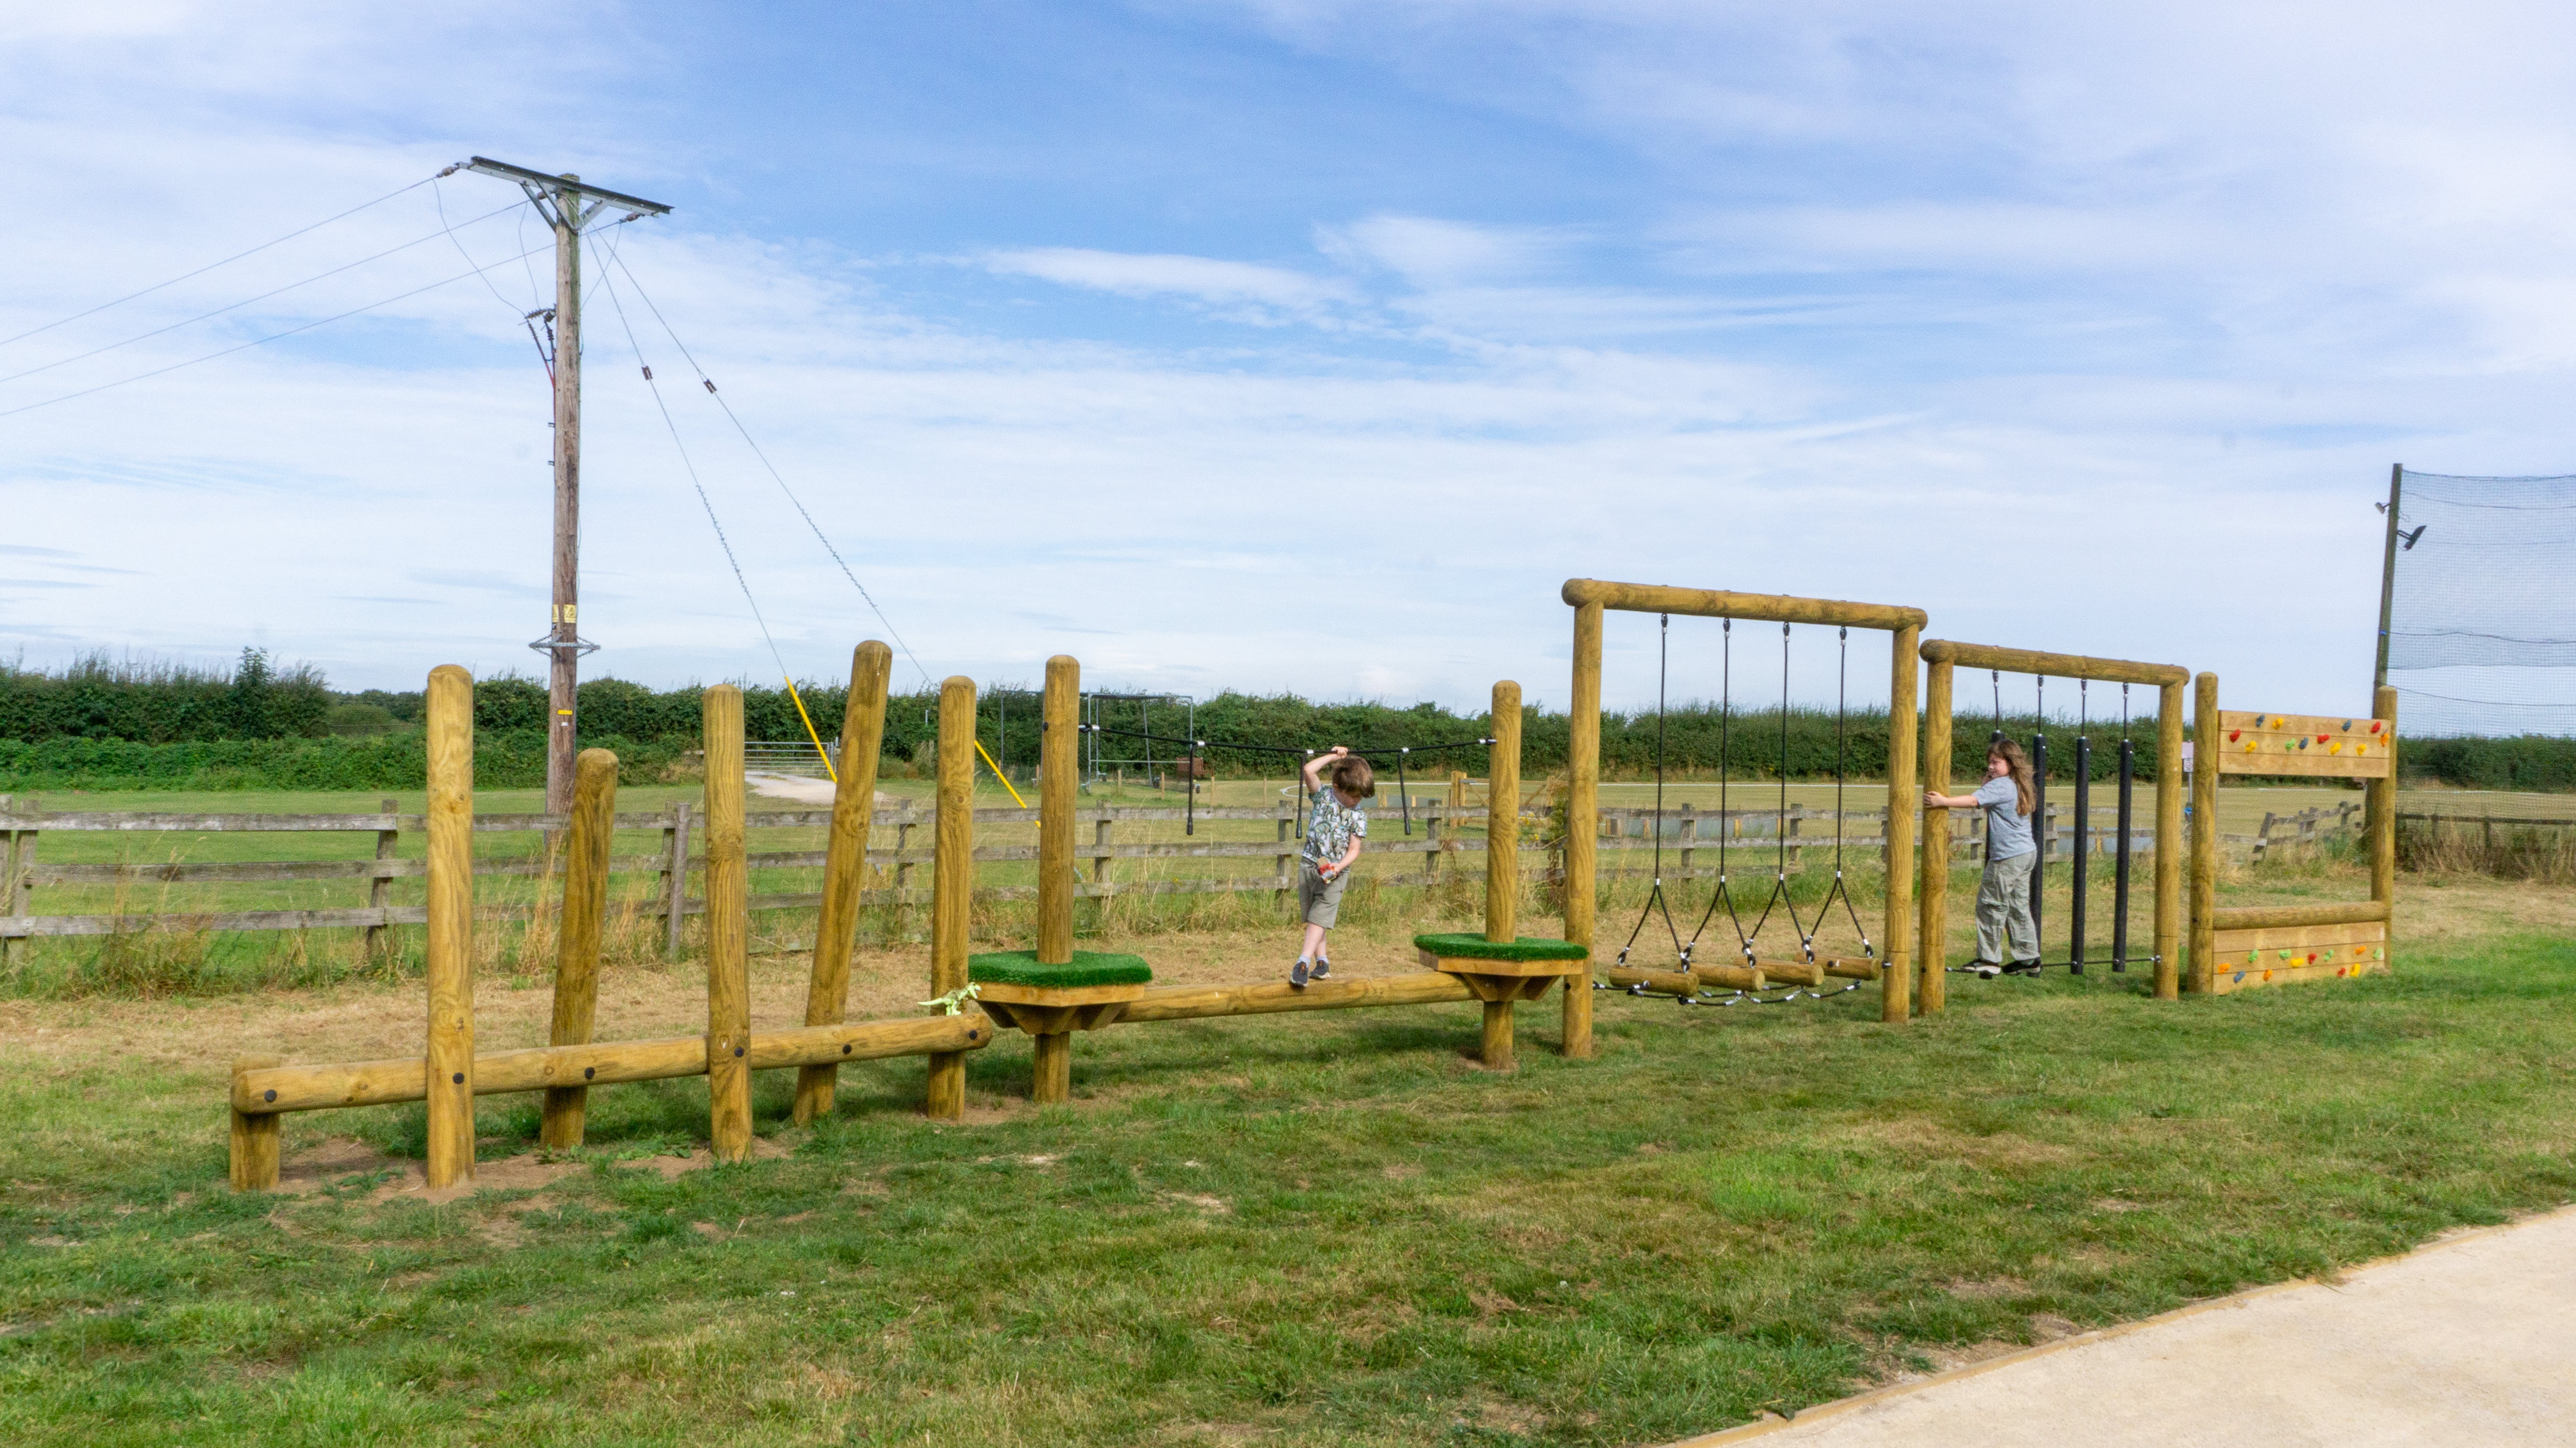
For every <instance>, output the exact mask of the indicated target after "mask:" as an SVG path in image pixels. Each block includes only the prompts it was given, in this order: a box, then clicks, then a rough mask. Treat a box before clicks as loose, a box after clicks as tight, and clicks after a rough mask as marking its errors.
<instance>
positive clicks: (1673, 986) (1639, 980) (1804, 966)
mask: <svg viewBox="0 0 2576 1448" xmlns="http://www.w3.org/2000/svg"><path fill="white" fill-rule="evenodd" d="M1602 974H1603V978H1604V979H1606V980H1608V981H1609V982H1610V983H1611V984H1612V985H1615V986H1640V985H1641V986H1644V987H1645V988H1646V989H1648V990H1651V991H1657V992H1660V993H1662V994H1664V995H1676V996H1694V995H1698V994H1699V993H1700V991H1701V990H1702V989H1703V988H1705V987H1708V986H1717V987H1720V988H1723V989H1726V990H1739V991H1751V990H1773V989H1777V988H1778V987H1780V986H1784V985H1802V986H1807V987H1810V988H1813V987H1815V986H1820V985H1823V984H1824V983H1825V982H1826V981H1827V980H1876V979H1878V962H1877V961H1875V960H1871V959H1869V958H1867V957H1865V956H1864V957H1861V958H1858V959H1845V958H1842V957H1828V958H1826V959H1823V960H1813V961H1808V960H1757V961H1755V962H1754V963H1753V965H1752V966H1750V967H1746V966H1741V965H1699V964H1696V963H1694V964H1693V965H1692V966H1691V967H1690V968H1689V969H1688V970H1653V969H1646V968H1640V967H1636V966H1618V967H1615V968H1613V969H1611V970H1608V971H1604V972H1603V973H1602Z"/></svg>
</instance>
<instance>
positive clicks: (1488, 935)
mask: <svg viewBox="0 0 2576 1448" xmlns="http://www.w3.org/2000/svg"><path fill="white" fill-rule="evenodd" d="M1493 721H1494V736H1493V737H1494V742H1493V744H1492V745H1491V746H1489V747H1488V748H1487V750H1486V758H1487V760H1488V763H1487V765H1486V769H1485V774H1486V781H1487V783H1486V789H1485V940H1486V941H1487V943H1489V944H1493V945H1509V944H1511V943H1512V942H1513V941H1515V940H1518V939H1519V938H1520V918H1519V917H1520V896H1521V854H1520V850H1521V686H1520V685H1519V684H1517V683H1514V682H1513V681H1511V680H1509V679H1505V680H1503V681H1501V682H1500V683H1497V684H1495V685H1494V712H1493ZM1574 984H1575V983H1574V978H1573V977H1571V976H1569V977H1567V978H1566V994H1567V995H1568V996H1569V997H1571V996H1573V995H1575V994H1577V992H1576V991H1575V988H1574ZM1581 994H1582V995H1583V997H1584V1001H1583V1003H1584V1004H1585V1005H1587V1006H1589V1005H1590V1004H1592V999H1591V988H1590V987H1589V986H1586V987H1585V988H1584V990H1583V991H1582V992H1581ZM1483 1045H1484V1050H1483V1055H1484V1061H1485V1065H1486V1067H1487V1068H1488V1069H1491V1070H1496V1071H1508V1070H1510V1069H1511V1068H1512V1064H1513V1063H1512V1003H1511V1001H1510V1000H1508V999H1505V1000H1489V1001H1487V1002H1485V1035H1484V1043H1483ZM1566 1054H1567V1055H1569V1056H1572V1055H1580V1054H1583V1053H1582V1052H1581V1051H1579V1050H1577V1049H1576V1048H1575V1043H1574V1042H1573V1041H1572V1040H1571V1039H1568V1040H1567V1042H1566Z"/></svg>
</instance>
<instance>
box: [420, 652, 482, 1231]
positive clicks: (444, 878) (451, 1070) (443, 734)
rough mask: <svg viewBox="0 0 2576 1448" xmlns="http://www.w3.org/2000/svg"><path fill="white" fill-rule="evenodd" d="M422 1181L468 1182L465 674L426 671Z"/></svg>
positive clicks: (470, 697) (470, 1005) (470, 831)
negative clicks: (425, 1150) (425, 1156)
mask: <svg viewBox="0 0 2576 1448" xmlns="http://www.w3.org/2000/svg"><path fill="white" fill-rule="evenodd" d="M428 710H429V730H428V736H429V737H428V740H427V744H428V750H429V888H428V896H429V1049H428V1052H427V1055H426V1059H425V1060H423V1062H422V1063H421V1064H422V1069H423V1070H424V1071H425V1072H426V1073H427V1074H426V1079H425V1081H424V1083H423V1084H424V1088H425V1089H426V1091H427V1093H428V1107H429V1171H428V1177H429V1185H430V1186H431V1187H432V1188H433V1189H434V1188H439V1187H449V1186H454V1185H455V1184H457V1183H458V1182H470V1181H472V1180H473V1179H474V677H473V675H471V674H468V673H466V672H465V670H463V669H461V668H459V667H457V666H456V665H454V664H441V665H439V666H438V667H437V668H435V669H432V670H430V671H429V698H428Z"/></svg>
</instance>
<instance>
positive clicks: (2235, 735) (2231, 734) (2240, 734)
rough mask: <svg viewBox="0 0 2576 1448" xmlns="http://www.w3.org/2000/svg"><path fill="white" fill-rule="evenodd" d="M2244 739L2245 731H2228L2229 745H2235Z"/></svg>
mask: <svg viewBox="0 0 2576 1448" xmlns="http://www.w3.org/2000/svg"><path fill="white" fill-rule="evenodd" d="M2244 737H2245V731H2244V730H2242V729H2230V730H2228V731H2227V742H2228V743H2230V744H2233V743H2235V742H2236V741H2237V740H2239V739H2242V738H2244Z"/></svg>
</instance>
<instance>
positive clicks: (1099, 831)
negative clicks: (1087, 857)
mask: <svg viewBox="0 0 2576 1448" xmlns="http://www.w3.org/2000/svg"><path fill="white" fill-rule="evenodd" d="M1109 825H1110V819H1109V815H1108V811H1107V807H1106V806H1104V807H1103V808H1102V812H1101V816H1100V818H1099V819H1098V820H1096V821H1094V822H1093V824H1092V827H1091V842H1092V843H1093V844H1094V845H1097V846H1099V847H1100V848H1101V849H1102V850H1107V849H1108V848H1109ZM1091 883H1092V884H1094V885H1106V884H1108V883H1109V856H1108V855H1106V854H1099V855H1094V856H1092V857H1091Z"/></svg>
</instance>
